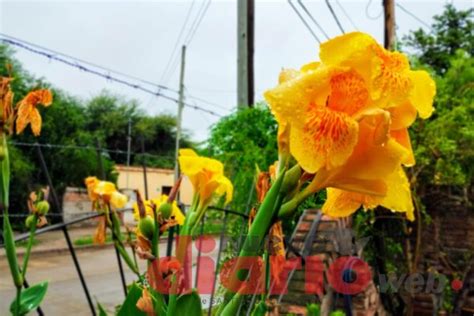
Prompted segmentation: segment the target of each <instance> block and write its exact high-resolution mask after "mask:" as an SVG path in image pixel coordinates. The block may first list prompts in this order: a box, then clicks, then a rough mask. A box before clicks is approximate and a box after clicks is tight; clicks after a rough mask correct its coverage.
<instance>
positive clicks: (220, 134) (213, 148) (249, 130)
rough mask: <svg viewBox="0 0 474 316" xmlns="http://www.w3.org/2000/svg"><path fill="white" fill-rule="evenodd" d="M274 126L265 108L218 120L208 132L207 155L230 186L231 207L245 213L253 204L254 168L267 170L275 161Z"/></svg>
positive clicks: (245, 111)
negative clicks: (217, 163) (218, 164)
mask: <svg viewBox="0 0 474 316" xmlns="http://www.w3.org/2000/svg"><path fill="white" fill-rule="evenodd" d="M276 134H277V123H276V121H275V119H274V118H273V115H272V114H271V113H270V110H269V109H268V107H267V106H266V105H265V104H257V105H256V106H255V107H254V108H250V109H243V110H239V111H238V112H236V113H234V114H232V115H230V116H227V117H225V118H223V119H222V120H220V121H219V122H218V123H217V124H216V125H215V126H214V127H213V128H212V130H211V136H210V138H209V142H208V148H207V153H205V154H208V155H210V156H213V157H215V158H217V159H218V160H220V161H222V162H223V163H224V166H225V169H226V174H227V175H228V176H229V178H230V179H231V181H232V183H233V184H234V190H235V192H234V200H233V203H232V207H233V208H234V209H236V210H238V211H240V212H246V211H247V209H246V208H247V207H248V203H249V202H252V201H253V200H252V199H250V198H249V195H252V194H253V190H254V189H253V185H252V184H253V182H254V177H255V174H256V168H257V166H258V168H260V169H261V170H268V167H269V166H270V165H271V164H273V163H274V162H275V161H276V160H277V159H278V153H277V144H276Z"/></svg>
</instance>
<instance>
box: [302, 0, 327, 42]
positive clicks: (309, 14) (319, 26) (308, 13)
mask: <svg viewBox="0 0 474 316" xmlns="http://www.w3.org/2000/svg"><path fill="white" fill-rule="evenodd" d="M297 1H298V4H299V5H300V7H302V8H303V11H304V12H306V14H307V15H308V16H309V18H310V19H311V21H313V23H314V24H315V25H316V26H317V27H318V29H319V30H320V31H321V33H323V34H324V36H325V37H326V39H329V35H328V34H327V33H326V32H325V31H324V29H323V28H322V27H321V25H319V23H318V21H316V19H315V18H314V17H313V15H312V14H311V12H309V10H308V8H306V6H305V5H304V4H303V1H302V0H297Z"/></svg>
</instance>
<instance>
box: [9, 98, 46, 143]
mask: <svg viewBox="0 0 474 316" xmlns="http://www.w3.org/2000/svg"><path fill="white" fill-rule="evenodd" d="M52 102H53V95H52V93H51V91H49V90H46V89H43V90H36V91H31V92H29V93H28V94H27V95H26V96H25V97H24V98H23V100H21V101H20V103H19V106H18V113H17V120H16V133H17V134H20V133H22V132H23V130H24V129H25V128H26V126H27V125H28V124H31V130H32V131H33V134H34V135H35V136H39V134H40V132H41V115H40V113H39V111H38V109H37V108H36V107H37V105H38V104H43V105H44V106H45V107H47V106H50V105H51V103H52Z"/></svg>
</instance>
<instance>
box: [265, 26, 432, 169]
mask: <svg viewBox="0 0 474 316" xmlns="http://www.w3.org/2000/svg"><path fill="white" fill-rule="evenodd" d="M320 57H321V63H311V64H308V65H305V66H303V67H302V68H301V69H300V70H299V71H296V70H284V71H283V72H282V74H281V75H280V80H279V82H280V84H279V85H278V86H277V87H276V88H274V89H272V90H269V91H267V92H266V93H265V98H266V100H267V101H268V103H269V105H270V107H271V109H272V111H273V113H274V114H275V117H276V119H277V121H278V122H279V125H280V128H281V126H284V127H286V125H287V124H290V125H291V128H290V130H291V132H290V151H291V153H292V155H293V156H294V157H295V158H296V159H297V161H298V163H299V164H300V165H301V166H302V167H303V169H305V170H306V171H307V172H310V173H315V172H317V171H318V170H319V169H321V168H326V169H331V168H334V167H338V166H341V165H343V164H344V163H345V162H346V161H347V159H348V158H349V157H350V155H351V154H352V151H353V150H354V148H355V146H356V144H357V140H358V133H359V122H360V120H362V119H363V118H364V117H365V116H366V115H367V114H368V113H373V112H374V110H379V111H382V110H386V111H387V112H388V113H387V114H388V116H389V117H390V116H391V115H393V122H392V124H393V125H394V127H393V128H392V127H391V126H389V127H388V130H397V133H396V134H397V136H400V134H401V132H399V130H400V129H401V130H403V129H406V128H407V127H408V126H409V125H410V124H411V123H412V122H413V121H414V119H415V118H416V114H417V111H418V113H419V114H420V116H421V117H423V118H426V117H428V116H429V115H431V113H432V111H433V107H432V101H433V96H434V94H435V85H434V82H433V80H432V79H431V78H430V77H429V75H428V74H427V73H426V72H424V71H412V70H410V67H409V64H408V61H407V59H406V57H405V56H404V55H403V54H400V53H392V52H389V51H386V50H385V49H384V48H382V47H380V46H379V45H378V44H377V43H376V42H375V40H374V39H373V38H371V37H370V36H369V35H366V34H363V33H350V34H347V35H343V36H340V37H337V38H335V39H333V40H330V41H328V42H326V43H324V44H322V45H321V54H320ZM391 119H392V118H389V120H391ZM396 140H400V143H401V144H402V145H406V146H405V147H406V148H407V149H408V150H411V147H409V139H408V140H407V139H406V137H405V138H404V139H400V138H399V137H398V138H396ZM412 160H413V159H409V158H408V157H407V158H406V161H405V163H406V164H413V163H414V162H413V161H412Z"/></svg>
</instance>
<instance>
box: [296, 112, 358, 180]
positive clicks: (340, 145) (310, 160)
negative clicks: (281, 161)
mask: <svg viewBox="0 0 474 316" xmlns="http://www.w3.org/2000/svg"><path fill="white" fill-rule="evenodd" d="M357 134H358V124H357V122H356V121H355V120H353V119H352V118H350V117H349V116H348V115H346V114H345V113H342V112H336V111H331V110H329V109H328V108H314V109H312V110H311V111H309V112H308V117H307V119H306V123H305V125H304V126H301V127H300V126H292V128H291V131H290V151H291V154H292V155H293V156H294V157H295V159H296V160H297V161H298V163H299V164H300V165H301V167H302V168H303V169H304V170H305V171H306V172H309V173H315V172H317V171H318V170H319V169H320V168H322V167H327V168H328V169H330V168H333V167H336V166H340V165H342V164H343V163H345V162H346V160H347V158H349V156H350V155H351V153H352V150H353V149H354V146H355V145H356V143H357V138H358V137H357Z"/></svg>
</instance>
